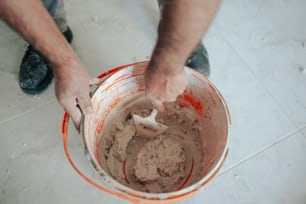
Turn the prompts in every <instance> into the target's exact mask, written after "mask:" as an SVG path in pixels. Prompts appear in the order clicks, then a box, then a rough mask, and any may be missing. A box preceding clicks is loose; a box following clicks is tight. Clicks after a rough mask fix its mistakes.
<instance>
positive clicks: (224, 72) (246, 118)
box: [206, 35, 297, 168]
mask: <svg viewBox="0 0 306 204" xmlns="http://www.w3.org/2000/svg"><path fill="white" fill-rule="evenodd" d="M206 45H207V49H208V51H209V56H210V62H211V73H212V74H211V81H212V82H213V83H214V84H215V85H216V86H217V88H218V89H219V90H220V91H221V93H222V95H223V96H224V98H225V100H226V101H227V103H228V106H229V109H230V112H231V115H232V121H233V127H232V128H231V130H230V136H229V147H230V155H229V158H228V160H227V162H226V165H225V166H226V168H227V167H229V166H232V165H234V164H235V163H236V162H238V161H240V160H242V159H243V158H245V157H246V156H247V155H250V154H252V153H253V152H256V151H257V150H258V149H261V148H263V147H265V146H267V145H270V144H271V143H273V142H274V141H275V140H278V139H280V138H282V137H283V136H286V135H288V134H290V133H292V132H294V131H296V130H297V129H296V127H295V126H294V124H293V123H292V122H291V121H290V120H289V119H288V117H287V116H286V114H284V113H283V111H282V109H281V107H280V106H279V105H278V104H277V103H276V102H275V100H274V99H273V97H271V95H270V94H269V93H268V92H267V91H266V89H265V88H264V87H263V86H262V85H261V83H260V82H259V81H258V80H257V79H256V76H254V74H253V73H252V72H251V71H250V70H249V68H248V65H247V64H246V63H244V61H243V60H242V59H241V57H240V56H239V55H237V54H236V52H235V51H234V50H233V49H232V48H231V47H230V45H229V44H228V43H227V41H226V40H224V39H223V38H222V36H220V35H215V37H210V38H208V39H207V40H206Z"/></svg>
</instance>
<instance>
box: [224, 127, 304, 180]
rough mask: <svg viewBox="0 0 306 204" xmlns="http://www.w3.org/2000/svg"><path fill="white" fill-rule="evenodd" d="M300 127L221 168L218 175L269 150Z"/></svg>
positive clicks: (292, 134)
mask: <svg viewBox="0 0 306 204" xmlns="http://www.w3.org/2000/svg"><path fill="white" fill-rule="evenodd" d="M302 129H303V128H300V129H297V130H295V131H293V132H291V133H289V134H288V135H286V136H284V137H282V138H280V139H278V140H276V141H274V142H273V143H271V144H269V145H267V146H265V147H262V148H261V149H259V150H258V151H256V152H254V153H252V154H250V155H249V156H247V157H245V158H244V159H241V160H240V161H238V162H236V163H235V164H233V165H232V166H230V167H228V168H226V169H224V170H222V171H221V172H220V174H219V175H218V176H221V175H223V174H225V173H227V172H228V171H230V170H232V169H234V168H236V167H238V166H240V165H241V164H243V163H245V162H247V161H248V160H250V159H252V158H254V157H256V156H258V155H260V154H261V153H264V152H265V151H267V150H269V149H270V148H271V147H273V146H275V145H277V144H279V143H281V142H283V141H285V140H286V139H289V138H290V137H293V136H294V135H295V134H296V133H298V132H299V133H301V130H302Z"/></svg>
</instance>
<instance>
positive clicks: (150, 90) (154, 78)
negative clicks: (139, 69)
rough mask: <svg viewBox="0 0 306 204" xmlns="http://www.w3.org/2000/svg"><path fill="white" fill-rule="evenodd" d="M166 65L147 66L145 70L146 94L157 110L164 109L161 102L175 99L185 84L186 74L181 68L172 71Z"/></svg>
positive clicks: (184, 87)
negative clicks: (168, 70)
mask: <svg viewBox="0 0 306 204" xmlns="http://www.w3.org/2000/svg"><path fill="white" fill-rule="evenodd" d="M166 70H167V67H162V66H159V67H156V66H152V65H151V66H150V65H149V66H148V67H147V69H146V71H145V87H146V95H147V97H148V98H149V99H150V100H151V101H152V104H153V105H154V106H155V108H157V110H158V111H164V105H163V102H173V101H176V98H177V96H178V95H180V94H182V93H183V92H184V90H185V89H186V86H187V75H186V73H185V71H184V69H183V68H181V69H179V70H178V71H176V72H174V73H169V72H167V71H166Z"/></svg>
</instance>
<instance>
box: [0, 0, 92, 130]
mask: <svg viewBox="0 0 306 204" xmlns="http://www.w3.org/2000/svg"><path fill="white" fill-rule="evenodd" d="M0 17H1V18H2V19H3V20H4V21H6V22H7V23H8V24H9V25H10V26H11V27H12V28H13V29H15V30H16V31H17V32H18V33H20V34H21V35H22V36H23V37H24V38H25V40H27V41H28V42H29V43H30V44H32V45H33V46H34V47H35V48H36V49H37V50H39V51H40V52H41V53H42V54H43V55H44V56H45V57H47V58H48V60H49V61H50V62H51V63H52V65H53V66H52V67H53V71H54V74H55V78H56V84H55V85H56V96H57V98H58V100H59V102H60V104H61V105H62V106H63V107H64V109H65V110H66V111H67V112H68V113H69V114H70V116H71V117H72V119H73V121H74V122H75V125H76V126H78V125H79V121H80V119H81V112H80V110H79V109H78V108H77V102H76V101H78V104H79V106H80V107H81V109H82V111H83V113H84V114H86V113H89V112H91V102H90V98H89V81H90V77H89V75H88V73H87V71H86V70H85V68H84V67H83V66H82V65H81V64H80V62H79V59H78V57H77V56H76V55H75V53H74V52H73V50H72V48H71V47H70V45H69V43H68V42H67V41H66V39H65V38H64V36H63V35H62V34H61V32H60V31H59V30H58V28H57V26H56V25H55V23H54V21H53V19H52V18H51V16H50V15H49V13H48V12H47V10H46V9H45V8H44V6H43V5H42V2H41V1H40V0H1V1H0Z"/></svg>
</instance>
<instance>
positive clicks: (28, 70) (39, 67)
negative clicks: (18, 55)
mask: <svg viewBox="0 0 306 204" xmlns="http://www.w3.org/2000/svg"><path fill="white" fill-rule="evenodd" d="M63 35H64V36H65V38H66V40H67V41H68V42H69V43H71V42H72V40H73V34H72V31H71V30H70V28H69V27H68V29H67V30H66V31H65V32H64V33H63ZM52 79H53V72H52V67H51V64H50V62H49V61H48V60H47V59H46V58H45V57H44V56H43V55H41V54H40V53H39V51H37V50H36V49H35V48H34V47H33V46H32V45H29V46H28V49H27V51H26V53H25V55H24V56H23V58H22V62H21V65H20V71H19V86H20V88H21V90H22V91H23V92H25V93H27V94H32V95H34V94H39V93H41V92H42V91H44V90H45V89H46V88H47V87H48V85H49V84H50V83H51V81H52Z"/></svg>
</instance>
